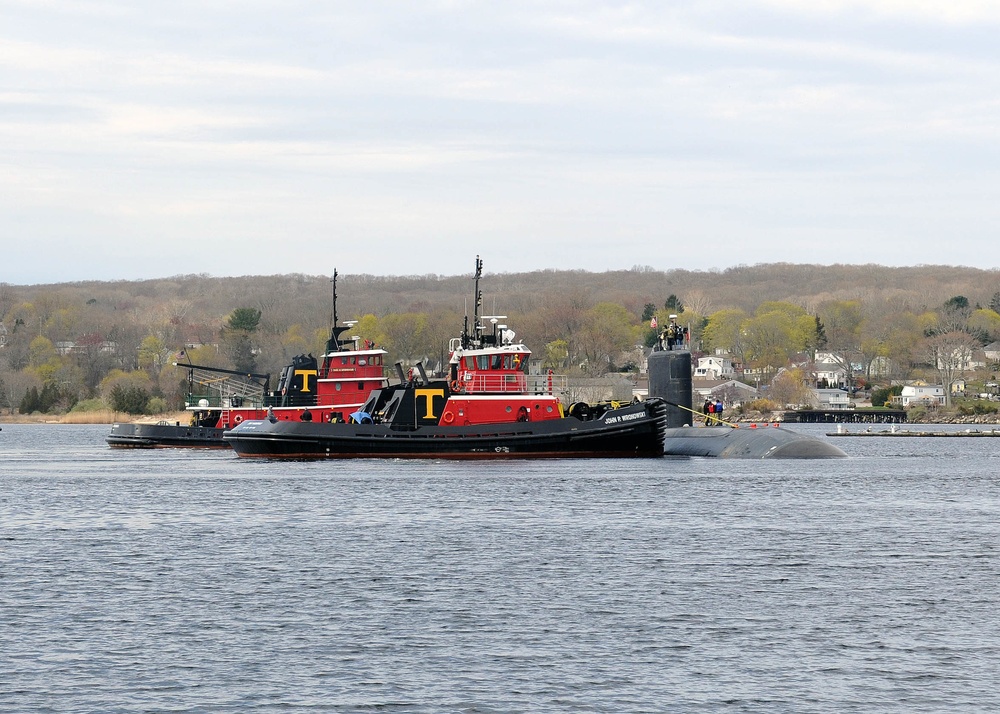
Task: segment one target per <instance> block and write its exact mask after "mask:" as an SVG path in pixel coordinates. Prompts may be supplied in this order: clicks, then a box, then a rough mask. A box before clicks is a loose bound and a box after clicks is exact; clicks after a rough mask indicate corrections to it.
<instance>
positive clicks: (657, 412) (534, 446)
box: [224, 399, 666, 459]
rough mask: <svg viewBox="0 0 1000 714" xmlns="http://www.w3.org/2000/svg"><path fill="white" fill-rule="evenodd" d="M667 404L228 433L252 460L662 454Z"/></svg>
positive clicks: (263, 425) (264, 425) (245, 428)
mask: <svg viewBox="0 0 1000 714" xmlns="http://www.w3.org/2000/svg"><path fill="white" fill-rule="evenodd" d="M665 430H666V405H665V404H664V403H663V402H662V401H661V400H658V399H651V400H647V401H646V402H643V403H640V404H634V405H630V406H627V407H622V408H619V409H612V410H609V411H607V412H605V413H604V414H603V415H601V416H600V417H598V418H596V419H593V420H591V421H582V420H580V419H577V418H575V417H565V418H562V419H554V420H547V421H540V422H513V423H504V424H481V425H469V426H418V427H416V428H414V429H410V430H405V431H404V430H397V429H393V428H392V426H391V425H389V424H343V423H342V424H303V423H295V422H280V421H279V422H271V421H266V420H265V421H252V422H244V423H243V424H240V425H239V426H238V427H236V428H235V429H233V430H231V431H227V432H226V433H225V434H224V439H225V440H226V441H227V442H228V443H229V444H230V445H231V446H232V447H233V449H234V450H235V451H236V453H237V454H239V455H240V456H244V457H268V458H288V459H348V458H416V459H487V458H491V459H494V458H519V457H523V458H528V457H530V458H546V457H548V458H577V457H660V456H662V455H663V435H664V432H665Z"/></svg>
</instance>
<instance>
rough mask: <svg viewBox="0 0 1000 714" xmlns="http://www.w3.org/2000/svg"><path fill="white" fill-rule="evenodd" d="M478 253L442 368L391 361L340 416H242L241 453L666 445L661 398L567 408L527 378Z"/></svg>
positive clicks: (631, 451) (618, 450)
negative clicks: (355, 406) (486, 299)
mask: <svg viewBox="0 0 1000 714" xmlns="http://www.w3.org/2000/svg"><path fill="white" fill-rule="evenodd" d="M481 275H482V261H480V260H479V258H476V273H475V293H474V300H473V304H474V305H475V307H474V311H473V316H472V326H471V328H470V327H469V319H468V316H467V317H466V321H465V327H464V328H463V330H462V335H461V337H458V338H455V339H453V340H452V342H451V345H450V346H449V351H450V353H451V357H450V361H449V374H448V375H447V378H443V379H441V378H438V379H432V378H429V377H428V375H427V374H426V371H425V370H424V368H423V366H422V365H421V364H417V365H416V369H415V370H414V374H413V375H411V376H407V375H405V374H404V373H403V368H402V365H401V364H400V363H396V371H397V373H398V375H399V384H394V385H392V386H388V387H385V388H382V389H379V390H376V391H374V392H372V393H371V395H369V397H368V400H367V401H366V402H365V404H364V406H363V407H362V408H360V409H359V410H357V411H356V412H354V413H352V414H350V415H349V418H348V420H347V421H346V422H335V423H325V422H317V421H314V422H312V423H306V422H301V421H282V420H280V419H276V418H267V419H263V420H260V421H244V422H243V423H242V424H240V425H239V426H236V427H235V428H233V429H232V430H230V431H227V432H226V433H225V435H224V438H225V440H226V441H227V442H229V444H231V445H232V447H233V449H234V450H235V451H236V453H237V454H239V455H240V456H245V457H272V458H296V459H301V458H331V459H343V458H371V457H392V458H452V459H465V458H498V457H508V458H517V457H525V458H537V457H555V458H563V457H603V456H615V457H620V456H633V457H656V456H662V455H663V435H664V432H665V430H666V424H667V417H666V403H665V402H664V401H663V400H661V399H656V398H654V399H647V400H646V401H644V402H635V403H632V404H627V405H624V406H622V405H620V404H617V403H614V402H612V403H605V404H585V403H575V404H572V405H570V407H569V409H568V410H564V408H563V405H562V403H561V402H560V400H559V398H558V397H557V396H556V395H555V394H553V393H552V389H551V383H548V385H547V386H546V381H545V380H542V381H541V382H540V384H539V385H537V387H536V388H534V389H531V388H529V386H528V378H527V365H528V357H529V356H530V355H531V351H530V350H529V349H528V348H527V347H526V346H525V345H523V344H522V343H520V342H516V341H515V340H514V333H513V332H512V331H510V330H507V329H506V327H505V326H503V325H500V324H498V320H497V319H495V318H494V319H492V320H491V329H487V328H486V327H485V324H484V321H485V320H490V318H489V317H488V316H487V317H480V315H479V307H480V305H481V294H480V292H479V279H480V277H481Z"/></svg>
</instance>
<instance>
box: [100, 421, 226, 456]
mask: <svg viewBox="0 0 1000 714" xmlns="http://www.w3.org/2000/svg"><path fill="white" fill-rule="evenodd" d="M224 431H225V429H220V428H215V427H206V426H181V425H180V424H170V423H168V422H162V421H161V422H160V423H158V424H121V423H115V424H113V425H112V426H111V433H110V434H109V435H108V437H107V442H108V445H109V446H112V447H114V448H119V449H159V448H176V447H189V448H200V449H225V448H228V447H229V444H227V443H226V442H225V441H223V439H222V434H223V432H224Z"/></svg>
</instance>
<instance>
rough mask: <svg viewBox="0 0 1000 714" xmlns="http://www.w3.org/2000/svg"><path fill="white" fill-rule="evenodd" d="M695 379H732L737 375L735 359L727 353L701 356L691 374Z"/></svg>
mask: <svg viewBox="0 0 1000 714" xmlns="http://www.w3.org/2000/svg"><path fill="white" fill-rule="evenodd" d="M691 376H692V377H693V378H694V379H713V380H719V379H732V378H733V377H735V376H736V370H735V369H734V368H733V361H732V360H731V359H730V358H729V357H727V356H725V355H710V356H708V357H699V358H698V364H697V365H696V366H695V368H694V372H693V373H692V375H691Z"/></svg>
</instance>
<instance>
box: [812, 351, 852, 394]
mask: <svg viewBox="0 0 1000 714" xmlns="http://www.w3.org/2000/svg"><path fill="white" fill-rule="evenodd" d="M813 366H814V369H815V371H816V383H817V384H826V385H828V386H831V387H843V386H846V385H847V370H845V369H844V365H843V362H841V361H840V360H838V359H837V358H836V357H834V356H833V354H832V353H830V352H817V353H816V361H815V362H814V363H813Z"/></svg>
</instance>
